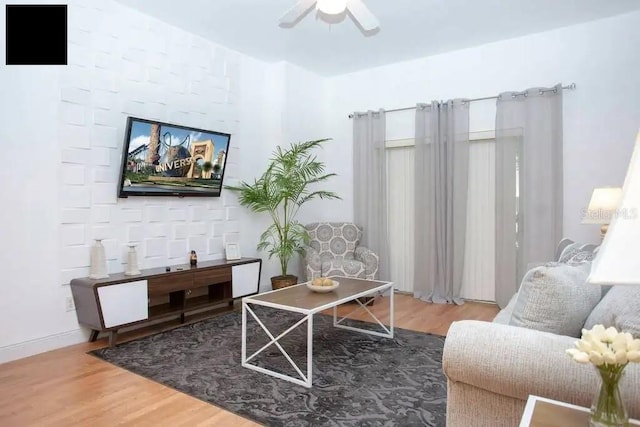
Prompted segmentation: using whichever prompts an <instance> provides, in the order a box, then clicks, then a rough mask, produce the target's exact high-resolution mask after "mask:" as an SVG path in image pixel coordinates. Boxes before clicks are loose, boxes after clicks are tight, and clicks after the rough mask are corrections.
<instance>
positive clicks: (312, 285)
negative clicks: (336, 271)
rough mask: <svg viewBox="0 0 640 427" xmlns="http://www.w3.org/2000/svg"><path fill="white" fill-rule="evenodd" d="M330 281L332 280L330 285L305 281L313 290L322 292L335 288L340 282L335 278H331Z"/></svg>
mask: <svg viewBox="0 0 640 427" xmlns="http://www.w3.org/2000/svg"><path fill="white" fill-rule="evenodd" d="M331 282H332V285H331V286H315V285H314V284H313V282H307V288H309V289H310V290H312V291H313V292H318V293H321V294H324V293H327V292H331V291H333V290H334V289H336V288H337V287H338V286H340V282H338V281H337V280H331Z"/></svg>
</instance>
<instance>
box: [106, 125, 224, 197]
mask: <svg viewBox="0 0 640 427" xmlns="http://www.w3.org/2000/svg"><path fill="white" fill-rule="evenodd" d="M196 139H197V140H196ZM230 140H231V135H230V134H227V133H220V132H215V131H209V130H204V129H196V128H191V127H186V126H177V125H171V124H168V123H161V122H157V121H151V120H145V119H139V118H135V117H129V118H128V119H127V127H126V131H125V140H124V147H123V155H122V159H123V160H122V173H121V175H120V185H119V187H118V188H119V193H118V197H129V196H179V197H183V196H210V197H219V196H220V190H221V188H222V180H223V176H224V170H225V165H226V161H227V153H228V150H229V142H230ZM212 171H214V173H212Z"/></svg>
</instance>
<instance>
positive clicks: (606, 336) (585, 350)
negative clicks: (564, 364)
mask: <svg viewBox="0 0 640 427" xmlns="http://www.w3.org/2000/svg"><path fill="white" fill-rule="evenodd" d="M574 345H575V348H571V349H568V350H567V351H566V352H567V354H568V355H569V356H571V358H573V360H575V361H576V362H578V363H592V364H594V365H595V366H601V365H603V364H606V365H607V366H611V365H619V366H624V365H626V364H627V363H629V362H638V363H640V339H634V338H633V336H632V335H631V334H630V333H628V332H618V331H617V330H616V328H614V327H613V326H611V327H609V328H605V327H604V326H603V325H595V326H594V327H593V328H591V329H583V330H582V338H581V339H580V340H578V341H575V342H574Z"/></svg>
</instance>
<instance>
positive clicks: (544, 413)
mask: <svg viewBox="0 0 640 427" xmlns="http://www.w3.org/2000/svg"><path fill="white" fill-rule="evenodd" d="M589 412H590V411H589V409H588V408H583V407H582V406H577V405H572V404H570V403H564V402H560V401H557V400H552V399H547V398H545V397H540V396H529V399H527V405H526V406H525V408H524V413H523V414H522V419H521V420H520V427H574V426H575V427H585V426H588V425H589ZM629 425H630V426H640V421H638V420H629Z"/></svg>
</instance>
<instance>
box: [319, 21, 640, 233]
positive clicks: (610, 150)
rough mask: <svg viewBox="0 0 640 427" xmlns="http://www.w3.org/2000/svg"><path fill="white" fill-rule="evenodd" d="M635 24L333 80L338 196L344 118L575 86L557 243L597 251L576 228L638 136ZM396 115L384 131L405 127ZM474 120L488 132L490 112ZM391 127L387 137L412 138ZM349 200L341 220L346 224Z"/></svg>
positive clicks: (567, 120)
mask: <svg viewBox="0 0 640 427" xmlns="http://www.w3.org/2000/svg"><path fill="white" fill-rule="evenodd" d="M638 22H640V12H636V13H632V14H627V15H623V16H618V17H614V18H609V19H605V20H601V21H595V22H591V23H586V24H581V25H576V26H572V27H567V28H563V29H559V30H554V31H550V32H545V33H540V34H536V35H531V36H527V37H521V38H517V39H512V40H507V41H502V42H497V43H491V44H487V45H483V46H480V47H476V48H471V49H465V50H460V51H456V52H451V53H447V54H442V55H438V56H433V57H429V58H424V59H420V60H414V61H410V62H403V63H398V64H394V65H389V66H385V67H379V68H375V69H370V70H366V71H362V72H357V73H352V74H347V75H343V76H339V77H336V78H333V79H331V80H330V83H329V90H330V102H329V108H328V114H329V122H328V124H329V126H330V128H331V129H332V131H334V132H335V136H336V144H334V145H336V146H340V147H341V150H340V155H339V156H336V157H335V158H336V159H338V162H337V164H336V168H337V169H338V173H339V174H340V181H339V182H338V183H337V184H336V187H335V188H340V189H350V188H351V179H352V174H351V165H352V163H351V161H352V151H351V150H347V149H344V147H345V146H350V144H351V139H352V136H351V132H352V126H351V121H350V120H348V119H347V115H348V114H349V113H350V112H353V111H366V110H368V109H378V108H380V107H383V108H386V109H392V108H398V107H406V106H411V105H415V104H416V103H417V102H429V101H430V100H432V99H448V98H456V97H466V98H475V97H484V96H492V95H497V94H498V93H500V92H503V91H508V90H522V89H526V88H528V87H534V86H547V85H553V84H555V83H557V82H562V83H564V84H568V83H571V82H575V83H576V84H577V90H575V91H571V92H567V91H565V98H564V99H565V103H564V105H565V107H564V153H565V164H564V166H565V167H564V171H565V183H564V190H565V203H564V205H565V206H564V231H565V233H564V234H565V235H566V236H568V237H571V238H573V239H578V240H582V241H590V242H596V241H597V240H598V239H599V237H598V236H599V234H598V227H597V226H589V225H581V224H580V221H581V211H582V209H583V208H585V207H586V206H587V204H588V202H589V197H590V195H591V191H592V189H593V188H594V187H596V186H603V185H621V184H622V181H623V179H624V174H625V171H626V168H627V163H628V160H629V157H630V154H631V150H632V146H633V141H634V140H635V134H636V132H637V131H638V128H640V77H638V76H639V75H638V70H639V69H640V55H638V46H640V27H638V25H637V23H638ZM427 36H428V35H425V37H427ZM407 43H410V41H409V40H408V41H407ZM393 114H394V113H391V114H389V115H388V118H389V120H390V121H396V120H398V121H403V120H404V121H405V122H407V123H411V120H410V119H408V120H405V119H400V118H393ZM397 114H400V115H406V113H397ZM471 115H472V126H473V127H474V129H472V130H474V131H476V130H483V128H486V127H492V125H493V117H494V115H495V103H494V102H482V103H478V104H473V105H472V111H471ZM405 117H406V116H405ZM394 126H395V125H393V124H392V125H391V127H392V128H393V129H396V130H393V131H392V133H394V136H396V137H403V136H405V137H406V136H412V134H411V133H410V134H409V135H398V131H397V127H394ZM409 130H410V131H411V129H409ZM348 191H350V190H346V191H345V193H346V192H348ZM351 200H352V195H351V194H349V196H348V198H345V203H344V209H343V211H344V212H345V213H346V212H349V214H351V216H352V215H353V213H352V211H351V206H352V202H351Z"/></svg>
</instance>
